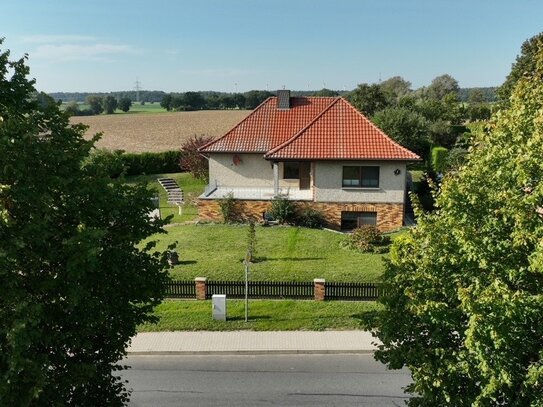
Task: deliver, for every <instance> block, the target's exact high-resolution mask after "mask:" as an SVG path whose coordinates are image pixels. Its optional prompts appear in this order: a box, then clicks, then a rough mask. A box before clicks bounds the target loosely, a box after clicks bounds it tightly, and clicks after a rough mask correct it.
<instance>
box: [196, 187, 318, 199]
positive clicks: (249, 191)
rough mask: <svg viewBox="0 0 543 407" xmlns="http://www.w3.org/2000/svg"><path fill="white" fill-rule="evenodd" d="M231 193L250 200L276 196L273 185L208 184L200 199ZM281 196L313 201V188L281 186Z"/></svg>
mask: <svg viewBox="0 0 543 407" xmlns="http://www.w3.org/2000/svg"><path fill="white" fill-rule="evenodd" d="M229 193H232V194H233V196H234V199H240V200H250V201H269V200H272V199H273V198H274V196H275V194H274V191H273V187H254V188H245V187H227V186H216V185H208V186H207V187H206V189H205V192H204V193H203V194H202V195H200V199H222V198H224V197H226V196H227V195H228V194H229ZM279 196H282V197H284V198H287V199H289V200H291V201H312V200H313V190H312V189H302V190H300V189H299V188H292V187H290V188H279Z"/></svg>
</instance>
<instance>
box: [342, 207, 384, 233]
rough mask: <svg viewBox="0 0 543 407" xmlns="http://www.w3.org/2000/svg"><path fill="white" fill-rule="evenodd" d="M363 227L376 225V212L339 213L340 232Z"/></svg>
mask: <svg viewBox="0 0 543 407" xmlns="http://www.w3.org/2000/svg"><path fill="white" fill-rule="evenodd" d="M363 225H373V226H375V225H377V212H345V211H344V212H341V230H344V231H349V230H353V229H356V228H359V227H360V226H363Z"/></svg>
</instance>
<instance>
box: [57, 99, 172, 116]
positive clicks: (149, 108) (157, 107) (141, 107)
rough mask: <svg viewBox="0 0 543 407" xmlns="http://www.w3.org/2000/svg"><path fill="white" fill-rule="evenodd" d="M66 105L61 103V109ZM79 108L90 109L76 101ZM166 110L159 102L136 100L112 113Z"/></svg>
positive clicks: (66, 104) (161, 111) (88, 106)
mask: <svg viewBox="0 0 543 407" xmlns="http://www.w3.org/2000/svg"><path fill="white" fill-rule="evenodd" d="M66 106H68V103H66V102H65V103H62V104H61V105H60V108H61V109H62V110H64V109H66ZM78 106H79V110H87V109H90V105H88V104H86V103H78ZM165 112H167V110H166V109H164V108H163V107H162V106H160V103H158V102H155V103H153V104H151V103H145V104H144V105H142V104H140V103H136V102H132V106H130V110H129V111H128V112H123V111H122V110H119V109H117V110H115V113H114V114H134V113H165Z"/></svg>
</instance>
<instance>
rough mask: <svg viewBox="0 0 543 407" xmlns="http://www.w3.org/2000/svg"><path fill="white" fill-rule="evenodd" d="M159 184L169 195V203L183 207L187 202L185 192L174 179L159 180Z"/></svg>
mask: <svg viewBox="0 0 543 407" xmlns="http://www.w3.org/2000/svg"><path fill="white" fill-rule="evenodd" d="M158 182H159V183H160V185H162V188H164V189H165V190H166V193H167V194H168V203H170V204H174V205H178V206H179V207H181V205H183V204H184V203H185V202H184V200H183V190H182V189H181V188H180V187H179V185H177V182H175V180H174V179H172V178H159V179H158Z"/></svg>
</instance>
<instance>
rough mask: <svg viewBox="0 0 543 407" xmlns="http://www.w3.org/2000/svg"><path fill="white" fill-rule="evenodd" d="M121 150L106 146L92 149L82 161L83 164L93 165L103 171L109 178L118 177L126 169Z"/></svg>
mask: <svg viewBox="0 0 543 407" xmlns="http://www.w3.org/2000/svg"><path fill="white" fill-rule="evenodd" d="M123 152H124V151H123V150H115V151H111V150H108V149H106V148H96V149H93V150H91V152H90V154H89V155H88V156H87V158H86V159H85V161H84V162H83V166H93V167H94V168H96V169H97V170H99V171H105V173H106V174H108V175H109V176H110V177H111V178H118V177H119V176H121V174H122V173H123V172H125V170H126V165H125V163H124V160H123Z"/></svg>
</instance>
